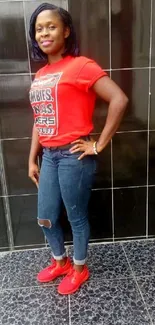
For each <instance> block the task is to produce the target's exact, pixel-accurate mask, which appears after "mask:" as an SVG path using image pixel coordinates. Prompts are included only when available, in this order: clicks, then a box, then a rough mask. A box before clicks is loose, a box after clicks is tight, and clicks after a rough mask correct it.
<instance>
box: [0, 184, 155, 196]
mask: <svg viewBox="0 0 155 325" xmlns="http://www.w3.org/2000/svg"><path fill="white" fill-rule="evenodd" d="M146 187H147V185H135V186H120V187H113V188H112V187H102V188H94V189H92V192H95V191H109V190H112V189H113V190H123V189H124V190H127V189H136V188H137V189H138V188H146ZM152 187H155V184H150V185H148V188H152ZM36 195H38V193H37V192H36V193H24V194H10V195H9V194H8V195H0V198H14V197H25V196H27V197H28V196H36Z"/></svg>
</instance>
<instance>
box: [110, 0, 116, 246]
mask: <svg viewBox="0 0 155 325" xmlns="http://www.w3.org/2000/svg"><path fill="white" fill-rule="evenodd" d="M109 67H110V71H109V74H110V78H111V74H112V73H111V72H112V67H111V0H109ZM110 165H111V205H112V206H111V212H112V239H113V241H114V240H115V220H114V173H113V140H112V139H111V155H110Z"/></svg>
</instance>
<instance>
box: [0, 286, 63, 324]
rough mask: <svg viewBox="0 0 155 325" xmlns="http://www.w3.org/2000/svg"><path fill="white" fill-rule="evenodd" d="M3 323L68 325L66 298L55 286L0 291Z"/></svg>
mask: <svg viewBox="0 0 155 325" xmlns="http://www.w3.org/2000/svg"><path fill="white" fill-rule="evenodd" d="M0 315H1V321H2V323H1V324H3V325H68V324H69V312H68V299H67V297H64V296H60V295H58V294H57V293H56V288H55V286H53V287H46V288H45V287H44V288H28V289H26V288H24V289H14V290H6V291H2V292H1V293H0Z"/></svg>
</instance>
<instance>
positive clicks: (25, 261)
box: [0, 249, 56, 289]
mask: <svg viewBox="0 0 155 325" xmlns="http://www.w3.org/2000/svg"><path fill="white" fill-rule="evenodd" d="M50 260H51V252H50V249H39V250H32V251H20V252H13V253H12V254H11V256H10V259H9V260H8V261H7V262H6V263H5V265H4V266H3V268H4V269H5V276H4V277H3V281H2V288H5V289H8V288H23V287H30V286H38V285H39V284H38V282H37V280H36V274H37V273H38V272H39V271H40V270H41V269H42V268H44V267H45V266H47V265H48V264H50ZM0 263H1V260H0ZM2 264H3V261H2ZM0 265H1V264H0ZM53 283H56V282H50V285H51V284H53Z"/></svg>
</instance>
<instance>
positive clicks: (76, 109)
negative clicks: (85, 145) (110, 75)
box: [30, 56, 107, 147]
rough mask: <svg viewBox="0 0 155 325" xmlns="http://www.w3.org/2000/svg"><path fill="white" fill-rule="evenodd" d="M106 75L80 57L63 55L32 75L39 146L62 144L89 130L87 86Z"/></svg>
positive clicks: (90, 106)
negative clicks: (63, 56)
mask: <svg viewBox="0 0 155 325" xmlns="http://www.w3.org/2000/svg"><path fill="white" fill-rule="evenodd" d="M106 75H107V74H106V72H104V71H103V70H102V68H100V67H99V66H98V64H97V63H95V62H94V61H93V60H91V59H88V58H86V57H82V56H80V57H72V56H67V57H65V58H63V59H61V60H60V61H58V62H56V63H54V64H47V65H46V66H45V67H43V68H42V69H40V70H39V71H38V72H37V73H36V76H35V79H34V81H33V83H32V85H31V89H30V102H31V105H32V108H33V111H34V122H35V126H36V128H37V129H38V132H39V142H40V143H41V145H42V146H44V147H52V146H61V145H65V144H67V143H70V142H72V141H74V140H76V139H78V138H79V137H80V136H84V135H88V134H89V133H90V132H91V131H92V129H93V123H92V115H93V111H94V106H95V99H96V94H95V92H94V91H93V90H92V89H91V86H92V85H93V84H94V83H95V82H96V81H97V80H98V79H99V78H101V77H103V76H106Z"/></svg>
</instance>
